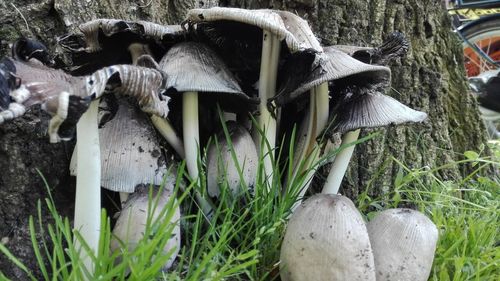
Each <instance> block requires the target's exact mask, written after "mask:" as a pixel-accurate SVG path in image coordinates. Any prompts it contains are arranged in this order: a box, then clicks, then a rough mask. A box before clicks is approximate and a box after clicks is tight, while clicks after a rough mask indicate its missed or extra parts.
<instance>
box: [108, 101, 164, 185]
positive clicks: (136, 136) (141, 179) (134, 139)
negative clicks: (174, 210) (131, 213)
mask: <svg viewBox="0 0 500 281" xmlns="http://www.w3.org/2000/svg"><path fill="white" fill-rule="evenodd" d="M112 103H115V104H112ZM100 107H101V108H108V109H109V108H113V107H118V108H117V109H116V113H114V117H113V118H112V119H111V120H109V121H107V122H106V120H104V119H106V118H107V117H108V116H109V115H110V114H113V113H111V112H109V111H107V110H106V111H103V110H101V111H100V112H99V113H100V118H99V120H100V126H99V127H100V129H99V143H100V146H101V175H102V176H101V186H102V187H104V188H106V189H109V190H112V191H117V192H128V193H131V192H134V190H135V187H136V186H137V185H139V184H145V185H148V184H153V185H160V184H161V183H162V181H163V177H164V176H165V172H166V170H167V163H166V161H167V160H166V158H165V156H164V154H163V152H162V149H161V147H160V145H159V141H158V139H157V137H156V131H155V130H154V128H153V125H152V124H151V121H150V120H149V118H148V116H147V115H146V114H144V113H143V112H141V111H139V110H137V109H136V108H135V105H134V104H133V103H131V102H129V101H128V100H126V99H124V98H118V99H116V100H115V99H104V100H102V101H101V104H100ZM125 163H126V164H125Z"/></svg>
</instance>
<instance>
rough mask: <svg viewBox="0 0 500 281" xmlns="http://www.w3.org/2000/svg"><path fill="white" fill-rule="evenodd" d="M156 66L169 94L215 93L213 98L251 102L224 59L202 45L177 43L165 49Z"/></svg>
mask: <svg viewBox="0 0 500 281" xmlns="http://www.w3.org/2000/svg"><path fill="white" fill-rule="evenodd" d="M159 67H160V69H161V70H162V71H164V72H165V73H167V74H168V79H167V85H166V89H167V91H168V92H170V93H175V92H180V93H181V92H206V93H219V94H222V95H221V97H218V98H217V96H218V95H213V97H214V98H216V99H218V100H223V99H231V100H233V101H240V102H243V103H249V102H251V103H255V101H253V100H251V99H250V98H249V97H248V96H247V95H245V94H244V93H243V91H242V90H241V88H240V86H239V84H238V82H237V81H236V79H235V78H234V77H233V75H232V74H231V72H230V71H229V70H228V69H227V67H226V66H225V64H224V62H223V61H222V60H221V59H220V58H219V57H218V56H217V54H216V53H215V52H214V51H212V50H211V49H210V48H209V47H207V46H206V45H205V44H202V43H197V42H183V43H179V44H177V45H175V46H173V47H172V48H171V49H170V50H169V51H168V52H167V54H166V55H165V56H164V57H163V59H162V60H161V61H160V65H159ZM210 97H212V96H210Z"/></svg>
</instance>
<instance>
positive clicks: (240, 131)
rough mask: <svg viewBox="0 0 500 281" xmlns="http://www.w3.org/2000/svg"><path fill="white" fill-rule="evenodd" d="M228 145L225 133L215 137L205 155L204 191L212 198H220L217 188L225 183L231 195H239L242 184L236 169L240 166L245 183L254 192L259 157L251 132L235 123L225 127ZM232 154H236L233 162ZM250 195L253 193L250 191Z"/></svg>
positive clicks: (228, 123)
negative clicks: (205, 180) (205, 178)
mask: <svg viewBox="0 0 500 281" xmlns="http://www.w3.org/2000/svg"><path fill="white" fill-rule="evenodd" d="M226 126H227V130H228V132H229V136H230V139H231V146H232V149H233V152H231V146H230V145H229V144H228V142H227V140H226V136H225V134H224V133H220V134H219V135H218V136H217V145H216V144H215V143H212V144H211V146H210V147H209V149H208V153H207V190H208V195H210V196H211V197H218V196H219V195H220V192H221V191H220V188H221V186H222V184H223V183H224V182H227V183H228V187H229V189H230V191H231V193H232V194H233V195H234V196H238V195H241V194H242V193H243V192H245V191H244V190H242V187H243V182H241V177H240V174H239V172H238V169H237V168H236V163H237V164H238V165H239V166H240V167H239V168H240V169H241V173H242V178H243V181H244V184H245V185H246V186H248V187H249V188H251V189H253V186H254V185H255V179H256V177H257V166H258V161H259V160H258V158H259V157H258V155H257V148H256V147H255V143H254V142H253V140H252V136H250V133H249V132H248V131H247V130H246V129H245V128H244V127H243V126H241V125H239V124H237V123H235V122H227V124H226ZM232 153H234V154H235V155H236V163H235V162H234V161H233V156H232ZM250 192H251V193H252V190H250Z"/></svg>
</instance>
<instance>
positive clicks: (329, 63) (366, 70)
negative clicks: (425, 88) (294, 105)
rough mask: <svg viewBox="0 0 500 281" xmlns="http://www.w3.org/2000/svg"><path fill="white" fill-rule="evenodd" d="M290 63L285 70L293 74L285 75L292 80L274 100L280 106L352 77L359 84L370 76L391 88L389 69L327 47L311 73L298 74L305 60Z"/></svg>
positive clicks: (315, 58)
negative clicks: (319, 86)
mask: <svg viewBox="0 0 500 281" xmlns="http://www.w3.org/2000/svg"><path fill="white" fill-rule="evenodd" d="M288 63H289V64H290V65H289V67H283V69H284V71H288V72H289V74H285V75H284V76H286V77H288V79H287V81H285V82H283V83H281V86H280V90H279V91H278V95H276V97H275V99H274V101H275V103H276V104H277V105H284V104H286V103H288V102H291V101H293V100H295V99H296V98H298V97H299V96H300V95H302V94H303V93H305V92H307V91H309V90H310V89H312V88H313V87H315V86H318V85H320V84H322V83H325V82H328V81H334V80H338V79H342V78H346V77H350V78H351V79H352V81H353V82H356V81H359V80H360V79H359V78H361V77H369V78H370V80H371V81H372V82H373V83H376V84H382V83H383V84H385V85H386V86H389V85H390V80H391V70H390V69H389V68H387V67H384V66H378V65H370V64H365V63H362V62H360V61H358V60H356V59H354V58H352V57H351V56H349V55H347V54H346V53H344V52H342V51H339V50H337V49H335V48H333V47H325V48H324V53H317V54H316V55H315V57H314V61H313V62H312V64H311V66H310V71H309V72H305V71H301V72H300V73H299V72H297V67H300V65H301V64H304V63H302V62H301V61H295V62H294V61H293V60H290V61H289V62H288ZM294 65H296V66H294ZM358 76H359V77H358ZM360 82H365V81H360Z"/></svg>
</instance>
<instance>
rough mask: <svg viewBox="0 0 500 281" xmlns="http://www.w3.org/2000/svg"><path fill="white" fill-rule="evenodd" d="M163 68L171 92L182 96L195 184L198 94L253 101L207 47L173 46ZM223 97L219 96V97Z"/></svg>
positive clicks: (186, 146)
mask: <svg viewBox="0 0 500 281" xmlns="http://www.w3.org/2000/svg"><path fill="white" fill-rule="evenodd" d="M159 68H160V69H161V70H162V71H164V72H165V73H167V75H168V80H167V85H166V88H167V91H169V92H170V94H171V95H173V96H175V93H182V100H183V101H182V104H183V110H182V112H183V115H182V122H183V135H184V151H185V154H186V165H187V168H188V171H189V175H190V176H191V178H192V179H193V180H197V178H198V174H199V171H198V162H197V159H198V153H199V150H200V147H199V145H200V143H199V142H200V140H199V129H198V126H199V125H198V124H199V123H198V92H205V93H206V94H205V95H209V96H210V97H213V98H215V97H217V96H218V97H219V98H218V99H219V100H222V99H224V98H225V99H231V100H233V101H238V100H244V101H249V100H250V99H249V98H248V97H247V96H246V95H245V94H244V93H243V92H242V90H241V88H240V86H239V85H238V83H237V82H236V80H235V79H234V77H233V76H232V74H231V72H229V70H227V69H226V67H225V64H224V63H223V62H222V61H221V60H220V59H219V57H218V56H217V54H215V53H214V52H213V51H212V50H211V49H210V48H208V47H207V46H206V45H204V44H201V43H196V42H184V43H179V44H177V45H175V46H173V47H172V48H171V49H170V50H169V51H168V52H167V54H166V55H165V56H164V57H163V58H162V60H161V61H160V64H159ZM217 93H219V94H217Z"/></svg>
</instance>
